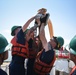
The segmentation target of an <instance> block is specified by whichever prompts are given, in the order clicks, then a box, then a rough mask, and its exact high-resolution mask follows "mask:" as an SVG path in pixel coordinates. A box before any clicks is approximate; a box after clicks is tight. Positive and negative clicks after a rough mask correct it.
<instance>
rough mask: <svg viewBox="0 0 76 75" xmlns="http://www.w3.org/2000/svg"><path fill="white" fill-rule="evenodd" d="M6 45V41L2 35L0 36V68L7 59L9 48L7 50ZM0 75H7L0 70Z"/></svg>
mask: <svg viewBox="0 0 76 75" xmlns="http://www.w3.org/2000/svg"><path fill="white" fill-rule="evenodd" d="M7 45H8V41H7V39H6V38H5V37H4V36H3V35H2V34H0V66H1V65H2V64H3V62H4V60H6V59H7V58H8V50H9V48H7ZM0 75H7V73H6V72H5V71H4V70H2V69H1V68H0Z"/></svg>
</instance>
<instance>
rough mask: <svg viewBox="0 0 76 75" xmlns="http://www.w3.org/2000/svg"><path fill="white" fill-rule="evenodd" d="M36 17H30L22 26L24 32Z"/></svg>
mask: <svg viewBox="0 0 76 75" xmlns="http://www.w3.org/2000/svg"><path fill="white" fill-rule="evenodd" d="M34 19H35V16H34V17H32V18H30V19H29V20H28V21H27V22H26V23H25V24H24V25H23V27H22V30H23V32H24V31H25V30H26V29H27V27H28V26H29V24H30V23H31V22H32V21H33V20H34Z"/></svg>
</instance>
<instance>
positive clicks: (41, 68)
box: [34, 51, 56, 75]
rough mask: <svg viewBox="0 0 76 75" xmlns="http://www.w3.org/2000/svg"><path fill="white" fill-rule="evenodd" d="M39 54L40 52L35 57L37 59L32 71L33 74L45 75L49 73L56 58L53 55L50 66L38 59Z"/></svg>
mask: <svg viewBox="0 0 76 75" xmlns="http://www.w3.org/2000/svg"><path fill="white" fill-rule="evenodd" d="M41 53H42V51H40V52H39V53H38V55H37V58H36V60H35V64H34V69H35V72H36V73H38V74H39V75H45V74H48V73H49V72H50V71H51V69H52V67H53V64H54V62H55V59H56V56H55V54H54V59H53V61H52V62H51V63H50V64H46V63H44V62H42V61H41V60H40V59H39V58H40V55H41Z"/></svg>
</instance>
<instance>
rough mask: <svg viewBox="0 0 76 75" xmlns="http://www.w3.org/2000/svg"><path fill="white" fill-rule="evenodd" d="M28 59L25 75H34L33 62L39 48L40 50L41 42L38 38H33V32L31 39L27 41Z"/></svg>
mask: <svg viewBox="0 0 76 75" xmlns="http://www.w3.org/2000/svg"><path fill="white" fill-rule="evenodd" d="M28 43H29V58H28V61H27V74H26V75H33V74H34V68H33V66H34V62H35V58H36V55H37V53H38V52H39V50H41V49H39V48H41V47H42V46H41V42H40V40H39V37H38V36H37V37H34V32H33V33H32V35H31V39H30V40H29V42H28Z"/></svg>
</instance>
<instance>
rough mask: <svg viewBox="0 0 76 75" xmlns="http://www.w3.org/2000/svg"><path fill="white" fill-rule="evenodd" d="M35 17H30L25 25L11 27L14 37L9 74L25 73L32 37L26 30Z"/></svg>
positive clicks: (18, 74)
mask: <svg viewBox="0 0 76 75" xmlns="http://www.w3.org/2000/svg"><path fill="white" fill-rule="evenodd" d="M34 19H35V16H34V17H32V18H30V19H29V20H28V21H27V22H26V23H25V24H24V25H23V27H21V26H13V27H12V28H11V35H12V36H14V37H13V39H12V40H11V44H12V47H11V51H12V61H11V63H10V65H9V75H25V67H24V61H25V59H26V58H28V56H29V50H28V40H29V39H30V37H29V34H26V35H25V33H24V32H25V31H27V27H28V26H29V24H30V23H31V22H32V21H33V20H34Z"/></svg>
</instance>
